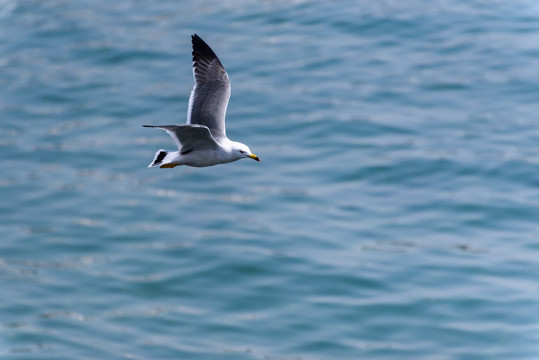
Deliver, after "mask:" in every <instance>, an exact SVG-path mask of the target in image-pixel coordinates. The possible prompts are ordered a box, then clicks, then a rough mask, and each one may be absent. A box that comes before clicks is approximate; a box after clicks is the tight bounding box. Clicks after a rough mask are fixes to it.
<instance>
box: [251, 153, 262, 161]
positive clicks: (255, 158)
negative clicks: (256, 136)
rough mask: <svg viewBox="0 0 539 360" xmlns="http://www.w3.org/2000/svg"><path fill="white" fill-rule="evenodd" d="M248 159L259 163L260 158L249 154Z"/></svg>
mask: <svg viewBox="0 0 539 360" xmlns="http://www.w3.org/2000/svg"><path fill="white" fill-rule="evenodd" d="M249 157H250V158H251V159H253V160H256V161H260V158H259V157H258V156H256V155H255V154H251V155H249Z"/></svg>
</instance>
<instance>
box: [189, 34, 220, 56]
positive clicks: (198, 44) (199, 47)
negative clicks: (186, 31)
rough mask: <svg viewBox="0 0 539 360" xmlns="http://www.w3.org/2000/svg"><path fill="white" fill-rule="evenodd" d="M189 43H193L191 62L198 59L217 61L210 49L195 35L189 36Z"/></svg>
mask: <svg viewBox="0 0 539 360" xmlns="http://www.w3.org/2000/svg"><path fill="white" fill-rule="evenodd" d="M191 42H192V43H193V61H194V62H195V61H196V60H198V59H207V60H213V59H219V58H218V57H217V55H216V54H215V52H214V51H213V50H212V49H211V47H210V46H209V45H208V44H206V42H205V41H204V40H202V38H201V37H200V36H198V35H197V34H193V35H191Z"/></svg>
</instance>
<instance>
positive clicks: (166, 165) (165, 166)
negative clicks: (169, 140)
mask: <svg viewBox="0 0 539 360" xmlns="http://www.w3.org/2000/svg"><path fill="white" fill-rule="evenodd" d="M176 166H178V164H164V165H161V166H159V167H160V168H161V169H172V168H173V167H176Z"/></svg>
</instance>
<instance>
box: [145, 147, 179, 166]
mask: <svg viewBox="0 0 539 360" xmlns="http://www.w3.org/2000/svg"><path fill="white" fill-rule="evenodd" d="M176 156H178V151H166V150H163V149H160V150H157V152H156V153H155V156H154V157H153V160H152V162H151V163H150V165H148V167H154V166H160V167H162V168H173V167H174V166H177V164H171V162H172V160H174V159H175V158H176Z"/></svg>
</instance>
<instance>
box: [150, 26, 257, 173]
mask: <svg viewBox="0 0 539 360" xmlns="http://www.w3.org/2000/svg"><path fill="white" fill-rule="evenodd" d="M191 40H192V43H193V76H194V78H195V86H194V87H193V90H192V91H191V96H190V97H189V108H188V110H187V123H186V124H184V125H142V126H144V127H150V128H158V129H163V130H165V131H166V132H167V133H168V134H169V135H170V136H171V137H172V140H174V142H175V143H176V145H177V146H178V151H167V150H162V149H161V150H159V151H157V152H156V153H155V156H154V158H153V161H152V162H151V163H150V165H148V167H156V166H159V167H160V168H173V167H175V166H178V165H188V166H195V167H204V166H212V165H217V164H225V163H229V162H232V161H236V160H239V159H242V158H251V159H253V160H256V161H260V158H259V157H258V156H256V155H255V154H253V153H252V152H251V150H250V149H249V147H248V146H247V145H245V144H242V143H240V142H236V141H232V140H229V139H228V138H227V137H226V129H225V113H226V108H227V105H228V99H229V98H230V81H229V80H228V74H227V73H226V70H225V68H224V67H223V65H222V64H221V61H220V60H219V58H218V57H217V55H215V53H214V52H213V50H212V49H211V48H210V47H209V46H208V44H206V43H205V42H204V40H202V39H201V38H200V37H199V36H198V35H196V34H194V35H192V36H191Z"/></svg>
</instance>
